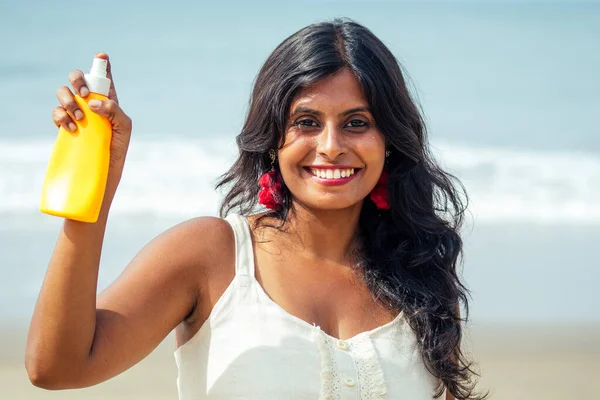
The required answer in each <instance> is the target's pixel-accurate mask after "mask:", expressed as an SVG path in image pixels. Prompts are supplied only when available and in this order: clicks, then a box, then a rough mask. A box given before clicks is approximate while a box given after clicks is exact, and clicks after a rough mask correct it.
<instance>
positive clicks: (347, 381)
mask: <svg viewBox="0 0 600 400" xmlns="http://www.w3.org/2000/svg"><path fill="white" fill-rule="evenodd" d="M344 384H345V385H346V386H350V387H352V386H354V385H356V382H355V381H354V379H352V378H350V377H348V378H346V379H344Z"/></svg>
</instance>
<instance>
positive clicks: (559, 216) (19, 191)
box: [0, 138, 600, 224]
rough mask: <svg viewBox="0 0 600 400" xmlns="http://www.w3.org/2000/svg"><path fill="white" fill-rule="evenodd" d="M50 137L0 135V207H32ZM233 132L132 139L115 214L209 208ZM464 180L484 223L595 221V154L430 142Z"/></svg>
mask: <svg viewBox="0 0 600 400" xmlns="http://www.w3.org/2000/svg"><path fill="white" fill-rule="evenodd" d="M53 144H54V142H53V140H52V139H51V138H50V139H47V140H0V193H2V196H1V197H0V213H2V214H5V215H6V214H7V213H8V214H22V213H36V212H39V211H38V202H39V196H40V191H41V187H42V182H43V179H44V174H45V168H46V164H47V161H48V157H49V155H50V152H51V150H52V146H53ZM236 154H237V149H236V146H235V143H234V139H233V138H226V139H225V138H223V139H189V138H185V139H183V138H180V139H171V138H168V139H160V138H152V139H138V138H134V139H133V140H132V143H131V146H130V149H129V153H128V156H127V165H126V168H125V172H124V175H123V178H122V181H121V185H120V187H119V190H118V193H117V196H116V198H115V200H114V202H113V208H112V210H111V212H112V213H115V214H127V215H138V214H152V215H155V216H158V217H187V216H195V215H206V214H208V215H214V214H215V213H216V212H217V209H218V203H219V200H220V193H217V192H215V190H214V184H215V182H216V180H217V178H218V177H219V175H220V174H222V173H224V172H225V171H226V170H227V168H228V167H229V166H230V165H231V163H232V162H233V160H234V159H235V156H236ZM434 154H435V155H436V157H437V159H438V160H440V162H441V163H442V165H443V166H444V167H445V168H446V169H447V170H448V171H450V172H451V173H453V174H454V175H456V176H457V177H458V178H460V179H461V181H462V182H463V183H464V185H465V187H466V189H467V192H468V194H469V198H470V202H469V210H470V214H471V215H472V217H471V218H472V219H473V220H474V221H475V222H477V221H482V222H490V223H506V222H518V223H523V222H525V223H527V222H529V223H576V224H600V201H599V198H600V157H597V156H595V155H591V154H575V153H570V152H535V151H524V150H514V149H503V148H481V147H470V146H462V145H456V144H451V143H435V147H434Z"/></svg>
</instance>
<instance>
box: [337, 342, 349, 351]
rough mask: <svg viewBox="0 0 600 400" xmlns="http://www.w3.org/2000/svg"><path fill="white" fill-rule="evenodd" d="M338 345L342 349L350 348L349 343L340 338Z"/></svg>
mask: <svg viewBox="0 0 600 400" xmlns="http://www.w3.org/2000/svg"><path fill="white" fill-rule="evenodd" d="M337 347H338V349H340V350H347V349H348V343H346V342H344V341H343V340H338V342H337Z"/></svg>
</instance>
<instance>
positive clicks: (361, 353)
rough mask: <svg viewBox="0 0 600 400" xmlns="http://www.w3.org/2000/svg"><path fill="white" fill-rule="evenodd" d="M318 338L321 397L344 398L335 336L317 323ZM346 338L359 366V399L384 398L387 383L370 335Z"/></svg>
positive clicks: (330, 399)
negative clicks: (336, 358) (332, 336)
mask: <svg viewBox="0 0 600 400" xmlns="http://www.w3.org/2000/svg"><path fill="white" fill-rule="evenodd" d="M314 332H315V336H316V338H315V339H316V342H317V344H318V346H319V351H320V353H321V391H320V392H319V400H341V389H340V376H339V374H338V367H337V363H336V360H335V356H334V351H335V340H333V339H332V338H331V337H329V336H328V335H326V334H325V333H324V332H323V331H321V329H320V328H319V327H318V326H315V331H314ZM357 339H358V340H356V341H350V342H346V343H347V344H348V346H349V348H348V352H349V353H350V355H351V356H352V358H353V360H354V363H355V365H356V369H357V375H358V389H359V393H360V400H383V399H385V398H386V394H387V387H386V382H385V377H384V375H383V370H382V368H381V363H380V362H379V357H377V352H376V351H375V347H374V346H373V342H372V341H371V338H370V337H369V336H368V335H365V336H363V337H360V338H357Z"/></svg>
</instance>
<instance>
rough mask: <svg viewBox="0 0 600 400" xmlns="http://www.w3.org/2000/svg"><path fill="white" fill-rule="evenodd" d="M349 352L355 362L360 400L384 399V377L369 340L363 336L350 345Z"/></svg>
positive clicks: (385, 388) (385, 390)
mask: <svg viewBox="0 0 600 400" xmlns="http://www.w3.org/2000/svg"><path fill="white" fill-rule="evenodd" d="M350 352H351V353H352V357H353V358H354V361H355V362H356V369H357V372H358V384H359V387H360V400H380V399H385V397H386V396H385V395H386V393H387V387H386V384H385V377H384V375H383V370H382V369H381V363H380V362H379V358H378V357H377V353H376V352H375V347H374V346H373V342H372V341H371V338H369V337H368V336H364V337H362V338H361V339H360V340H359V341H357V342H356V343H352V344H351V345H350Z"/></svg>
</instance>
